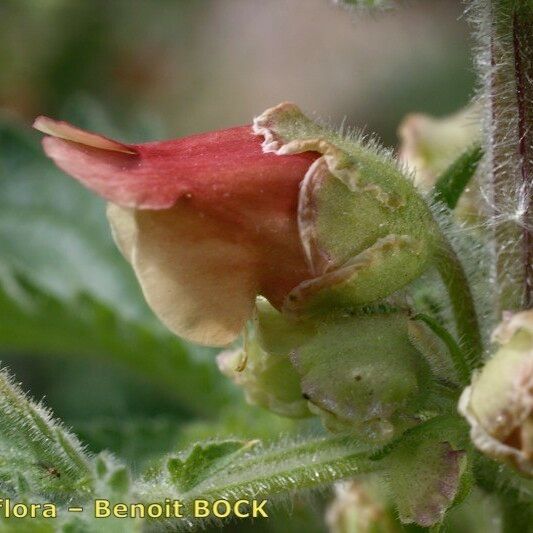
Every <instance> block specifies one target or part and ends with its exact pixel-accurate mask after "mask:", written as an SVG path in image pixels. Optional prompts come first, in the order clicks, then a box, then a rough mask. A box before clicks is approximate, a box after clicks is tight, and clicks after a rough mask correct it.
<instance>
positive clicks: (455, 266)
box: [436, 237, 483, 381]
mask: <svg viewBox="0 0 533 533" xmlns="http://www.w3.org/2000/svg"><path fill="white" fill-rule="evenodd" d="M436 265H437V269H438V271H439V274H440V276H441V278H442V281H443V283H444V285H445V286H446V289H447V291H448V296H449V298H450V302H451V304H452V309H453V313H454V317H455V324H456V329H457V334H458V336H459V345H460V346H461V348H462V354H464V355H462V354H461V353H459V354H457V353H456V354H454V355H456V356H457V357H464V359H465V360H464V361H459V360H456V359H454V365H455V367H456V368H457V369H458V370H459V371H460V376H461V378H462V380H463V381H464V380H467V378H469V377H470V375H471V373H472V370H473V369H474V368H476V367H477V366H479V365H480V363H481V358H482V355H483V343H482V340H481V333H480V330H479V323H478V319H477V313H476V308H475V305H474V299H473V297H472V292H471V291H470V286H469V283H468V279H467V277H466V274H465V271H464V269H463V266H462V265H461V262H460V261H459V258H458V257H457V254H456V253H455V250H454V249H453V248H452V246H451V244H450V243H449V242H448V241H447V240H446V239H445V238H444V237H443V241H442V246H441V251H440V254H439V256H438V257H437V261H436ZM466 370H467V371H468V375H466Z"/></svg>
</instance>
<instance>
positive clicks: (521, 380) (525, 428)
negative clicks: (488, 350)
mask: <svg viewBox="0 0 533 533" xmlns="http://www.w3.org/2000/svg"><path fill="white" fill-rule="evenodd" d="M493 339H494V340H495V341H496V342H497V343H498V344H499V345H500V348H499V349H498V350H497V352H496V353H495V354H494V356H493V357H492V358H491V359H490V360H489V361H488V362H487V364H486V365H485V366H484V367H483V368H482V369H481V371H480V372H478V373H477V374H476V375H475V376H474V379H473V380H472V384H471V385H470V386H469V387H467V388H466V389H465V390H464V392H463V394H462V396H461V400H460V402H459V411H460V413H461V414H462V415H463V416H465V417H466V419H467V420H468V422H469V423H470V426H471V437H472V440H473V441H474V444H475V445H476V446H477V447H478V448H479V449H480V450H481V451H482V452H484V453H485V454H486V455H488V456H490V457H492V458H494V459H497V460H500V461H503V462H506V463H508V464H509V465H511V466H513V467H514V468H516V469H517V470H518V471H519V472H521V473H522V474H524V475H526V476H533V310H529V311H522V312H520V313H516V314H514V315H508V316H507V317H505V319H504V321H503V322H502V323H501V324H500V325H499V326H498V328H496V330H495V331H494V334H493Z"/></svg>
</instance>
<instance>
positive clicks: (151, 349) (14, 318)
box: [0, 272, 233, 415]
mask: <svg viewBox="0 0 533 533" xmlns="http://www.w3.org/2000/svg"><path fill="white" fill-rule="evenodd" d="M2 281H3V283H2ZM2 289H3V290H2ZM0 315H1V316H2V320H1V321H0V348H1V349H2V350H7V351H14V352H23V353H37V354H54V355H62V356H87V357H101V358H104V359H106V360H108V361H116V362H120V363H122V364H125V365H127V366H128V367H129V368H131V369H134V370H136V371H137V372H138V373H139V374H141V375H142V376H144V377H145V378H148V379H151V380H152V381H153V382H155V383H157V384H160V385H162V386H165V387H166V388H167V390H168V391H169V392H171V393H172V394H174V396H175V397H177V398H178V399H179V400H180V402H181V403H182V404H183V405H184V406H185V407H186V408H188V409H189V410H190V411H192V412H196V413H198V414H204V415H212V414H214V413H215V412H216V411H218V410H219V409H220V408H221V407H222V406H223V405H227V403H228V402H229V401H230V400H231V398H232V394H233V392H232V390H231V388H230V385H229V383H227V382H226V381H225V380H223V378H221V376H220V375H219V373H218V370H217V368H216V366H215V362H214V357H210V354H208V357H205V358H200V357H195V356H194V352H193V351H192V348H189V347H188V346H187V345H185V344H184V343H182V342H180V340H179V339H176V338H175V337H173V336H172V335H170V334H167V333H166V332H162V331H160V330H158V329H155V328H150V327H147V326H145V325H143V324H140V323H138V322H136V321H133V320H125V319H124V318H122V317H121V316H120V315H119V314H118V313H117V312H116V311H115V310H114V309H112V308H111V307H109V306H107V305H105V304H103V303H99V302H97V301H95V300H94V299H93V298H92V297H90V296H88V295H78V297H76V298H74V299H73V300H70V301H65V300H60V299H59V298H57V297H54V296H51V295H49V294H47V293H46V292H44V291H43V290H40V289H38V288H37V287H36V286H34V285H32V284H30V283H28V282H24V281H23V280H20V279H17V278H13V277H8V276H7V275H4V276H3V278H2V275H1V272H0ZM198 391H202V397H201V401H198Z"/></svg>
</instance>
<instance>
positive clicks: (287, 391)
mask: <svg viewBox="0 0 533 533" xmlns="http://www.w3.org/2000/svg"><path fill="white" fill-rule="evenodd" d="M217 363H218V367H219V369H220V371H221V372H222V373H223V374H224V375H226V376H228V377H229V378H231V379H232V380H233V381H234V382H235V383H236V384H237V385H239V386H240V387H242V388H243V389H244V393H245V396H246V400H247V401H248V402H249V403H251V404H254V405H259V406H261V407H264V408H266V409H268V410H270V411H272V412H273V413H276V414H278V415H281V416H287V417H291V418H301V417H305V416H310V414H311V413H310V412H309V409H308V407H307V402H306V400H305V399H304V398H303V397H302V389H301V387H300V378H299V376H298V374H297V373H296V371H295V370H294V368H293V367H292V365H291V362H290V360H289V358H288V356H287V355H276V354H270V353H267V352H266V351H265V350H263V349H262V348H261V347H260V345H259V343H258V342H257V341H256V340H255V339H253V338H250V337H248V336H247V337H246V339H245V343H244V347H243V348H238V349H236V350H226V351H224V352H222V353H221V354H219V355H218V356H217Z"/></svg>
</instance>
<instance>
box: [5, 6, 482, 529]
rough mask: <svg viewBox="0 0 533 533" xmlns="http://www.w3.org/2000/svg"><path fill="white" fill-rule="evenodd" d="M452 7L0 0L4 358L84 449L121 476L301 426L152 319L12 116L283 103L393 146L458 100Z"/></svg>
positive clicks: (70, 187)
mask: <svg viewBox="0 0 533 533" xmlns="http://www.w3.org/2000/svg"><path fill="white" fill-rule="evenodd" d="M462 10H463V6H462V3H461V2H460V1H454V0H419V1H415V0H412V1H410V2H406V3H405V5H403V6H402V7H401V8H399V9H398V10H394V11H390V12H387V13H380V14H373V15H369V14H366V15H363V16H357V17H355V16H353V15H352V14H350V13H347V12H346V11H343V10H341V9H337V8H335V7H334V6H333V5H332V4H331V3H329V2H328V1H327V0H0V357H1V359H2V361H3V363H4V365H7V366H8V367H9V368H10V369H11V370H12V371H13V372H14V373H15V375H16V377H17V379H18V380H20V381H22V384H23V388H24V389H25V390H29V391H30V392H31V394H32V395H33V396H34V397H36V398H41V397H45V400H46V403H47V404H48V405H49V406H50V407H52V408H53V410H54V412H55V413H56V414H57V415H58V416H59V417H61V418H63V419H64V420H65V421H66V422H67V424H68V425H70V426H72V427H73V428H74V430H75V431H76V432H77V433H78V434H79V435H80V436H81V437H82V439H84V440H85V441H86V442H87V443H88V445H89V447H90V448H91V449H92V450H94V451H98V450H100V449H103V448H108V449H111V450H112V451H114V452H116V453H118V454H120V455H121V456H122V457H124V458H125V459H127V460H129V461H130V462H131V464H132V465H133V467H134V468H136V469H140V468H142V467H144V466H145V465H146V464H147V463H149V462H150V460H152V459H153V458H154V457H157V456H158V455H160V454H161V452H164V451H168V450H171V449H173V448H175V447H177V446H183V445H186V444H187V443H189V442H191V441H192V440H194V439H196V438H205V437H214V436H217V435H220V436H222V435H229V434H232V435H235V436H239V437H260V438H265V439H269V438H275V437H278V435H279V434H280V433H282V434H287V433H291V432H293V431H297V430H298V431H302V429H303V430H304V431H314V430H315V428H314V427H312V426H308V425H306V424H305V423H304V424H294V423H291V422H288V421H285V420H282V419H280V418H278V417H275V416H274V415H270V414H267V413H265V412H263V411H261V410H259V409H255V408H251V407H247V406H245V405H244V402H243V400H242V398H241V394H240V392H239V391H237V390H235V389H234V388H233V387H232V386H231V385H230V384H229V383H227V381H226V380H225V379H224V378H222V377H221V376H220V375H219V372H218V370H217V368H216V364H215V360H214V351H213V350H208V349H204V348H197V347H194V346H190V345H188V344H185V343H183V342H181V341H180V340H179V339H176V338H173V337H172V336H171V335H169V334H168V333H167V332H165V331H164V330H163V328H162V327H160V326H159V325H158V324H157V322H156V321H155V319H154V318H153V317H152V315H151V313H150V312H149V310H147V308H146V306H145V305H144V303H143V301H142V298H141V295H140V292H139V289H138V288H137V285H136V283H135V281H134V279H133V276H132V274H131V272H130V271H129V267H128V266H127V265H126V264H125V262H124V261H123V260H122V258H121V257H120V256H119V253H118V252H117V251H116V250H115V248H114V245H113V244H112V242H111V239H110V235H109V230H108V228H107V224H106V221H105V217H104V214H103V202H101V201H100V200H99V199H97V198H95V197H93V196H91V195H90V194H88V193H87V192H86V191H84V190H82V189H81V187H79V186H78V185H77V184H76V183H74V182H73V181H72V180H70V179H68V178H67V177H65V176H64V175H62V174H61V172H59V171H58V170H56V169H55V167H54V166H53V165H52V164H51V163H50V162H48V161H47V160H46V159H45V158H44V156H43V155H42V153H41V150H40V146H39V144H38V139H39V135H38V134H37V133H34V132H33V131H31V129H30V124H31V122H32V120H33V118H34V117H35V116H36V115H39V114H46V115H50V116H53V117H55V118H60V119H65V120H69V121H71V122H74V123H76V124H78V125H80V126H83V127H86V128H89V129H93V130H97V131H99V132H101V133H105V134H108V135H112V136H115V137H117V138H119V139H123V140H126V141H145V140H153V139H157V138H167V137H177V136H181V135H187V134H191V133H195V132H200V131H204V130H211V129H217V128H221V127H227V126H231V125H236V124H242V123H248V122H250V121H251V119H252V117H253V116H255V115H257V114H259V113H260V112H262V111H263V110H264V109H266V108H267V107H270V106H272V105H275V104H277V103H279V102H281V101H283V100H292V101H295V102H297V103H298V104H299V105H300V106H301V107H302V108H303V109H305V110H306V111H307V112H309V113H312V114H315V115H316V116H318V117H320V118H322V119H326V120H328V121H331V122H332V123H333V124H337V125H340V124H344V125H345V126H347V127H357V128H361V129H363V130H364V131H366V132H369V133H370V132H375V133H377V135H378V136H379V138H381V139H382V141H383V142H384V143H385V144H387V145H389V146H393V145H395V143H396V142H397V141H396V129H397V126H398V123H399V122H400V121H401V119H402V117H403V116H404V115H405V114H407V113H409V112H412V111H422V112H427V113H431V114H435V115H444V114H447V113H450V112H453V111H454V110H456V109H457V108H459V107H461V106H463V105H464V104H465V103H466V102H467V101H468V100H469V98H470V97H471V96H472V95H473V91H474V78H475V76H474V72H473V67H472V59H471V57H470V47H471V42H470V41H469V35H468V28H467V24H466V21H465V20H464V18H462V17H461V14H462ZM294 505H295V508H296V510H298V502H296V503H295V504H294ZM316 507H320V506H319V505H317V506H316ZM317 512H318V511H317ZM295 516H296V518H295V519H294V520H297V517H298V513H296V515H295ZM317 516H318V515H317ZM312 523H313V524H314V526H313V527H314V528H317V529H319V530H320V529H321V528H322V525H321V524H322V518H319V519H318V520H316V519H315V520H312ZM295 524H296V522H292V528H294V527H296V526H295ZM306 524H307V525H306V526H305V527H306V528H308V530H310V529H309V528H310V525H309V524H310V523H309V522H307V523H306ZM231 527H237V526H231ZM258 527H259V526H258ZM281 529H282V528H281V527H278V528H277V531H280V530H281ZM289 529H290V528H289Z"/></svg>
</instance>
